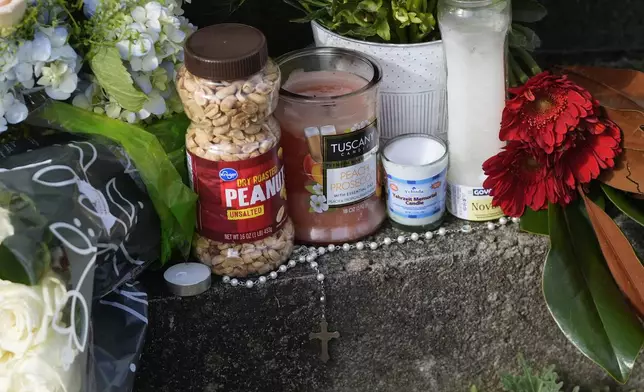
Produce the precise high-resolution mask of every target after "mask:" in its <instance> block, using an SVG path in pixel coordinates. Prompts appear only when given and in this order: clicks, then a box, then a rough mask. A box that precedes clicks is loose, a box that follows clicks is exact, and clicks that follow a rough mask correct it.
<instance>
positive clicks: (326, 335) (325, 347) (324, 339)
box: [309, 319, 340, 363]
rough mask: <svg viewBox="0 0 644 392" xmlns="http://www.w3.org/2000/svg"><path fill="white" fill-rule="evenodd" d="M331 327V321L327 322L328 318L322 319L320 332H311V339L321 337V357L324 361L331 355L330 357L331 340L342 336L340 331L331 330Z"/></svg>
mask: <svg viewBox="0 0 644 392" xmlns="http://www.w3.org/2000/svg"><path fill="white" fill-rule="evenodd" d="M328 327H329V323H327V322H326V320H324V319H322V322H321V323H320V332H315V333H314V332H311V333H310V334H309V339H311V340H313V339H319V340H320V349H321V352H320V359H321V360H322V362H324V363H326V362H327V361H328V360H329V359H330V357H329V341H330V340H331V339H338V338H339V337H340V333H339V332H329V331H328V330H327V328H328Z"/></svg>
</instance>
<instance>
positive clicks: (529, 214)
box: [520, 208, 549, 235]
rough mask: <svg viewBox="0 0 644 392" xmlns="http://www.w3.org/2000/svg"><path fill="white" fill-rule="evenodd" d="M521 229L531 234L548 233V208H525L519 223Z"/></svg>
mask: <svg viewBox="0 0 644 392" xmlns="http://www.w3.org/2000/svg"><path fill="white" fill-rule="evenodd" d="M520 227H521V230H523V231H526V232H528V233H532V234H539V235H548V234H549V232H548V210H541V211H534V210H532V209H531V208H526V209H525V212H524V213H523V216H522V217H521V223H520Z"/></svg>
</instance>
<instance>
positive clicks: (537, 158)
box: [483, 142, 574, 216]
mask: <svg viewBox="0 0 644 392" xmlns="http://www.w3.org/2000/svg"><path fill="white" fill-rule="evenodd" d="M483 170H484V171H485V174H486V175H487V176H488V177H487V179H486V180H485V182H484V183H483V187H484V188H486V189H490V190H491V193H490V194H491V195H492V196H493V197H494V198H493V201H492V204H493V205H494V206H498V207H501V209H502V210H503V212H504V213H505V214H506V215H508V216H521V215H523V212H524V210H525V207H526V206H529V207H530V208H532V209H533V210H535V211H538V210H541V209H544V208H546V207H547V206H548V202H551V203H562V204H564V203H569V202H570V200H572V197H573V195H574V191H570V190H569V189H568V188H567V187H566V186H565V185H564V184H563V183H562V182H561V181H560V180H559V179H558V178H557V177H556V176H555V173H554V171H553V170H552V167H551V166H550V165H549V164H548V156H547V155H546V154H545V153H544V152H543V151H541V150H539V149H536V148H533V147H531V146H530V145H528V144H526V143H521V142H510V143H509V144H508V145H507V146H505V148H504V149H503V151H501V152H500V153H498V154H497V155H495V156H493V157H492V158H490V159H488V160H487V161H485V163H483Z"/></svg>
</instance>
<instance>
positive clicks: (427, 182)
mask: <svg viewBox="0 0 644 392" xmlns="http://www.w3.org/2000/svg"><path fill="white" fill-rule="evenodd" d="M447 162H448V157H447V146H446V145H445V143H444V142H443V141H442V140H440V139H438V138H435V137H433V136H429V135H425V134H409V135H402V136H398V137H396V138H393V139H391V140H390V141H389V143H387V145H385V147H384V149H383V151H382V165H383V168H384V170H385V175H386V178H387V184H386V185H387V212H388V214H389V218H390V219H391V220H392V221H393V223H394V225H395V226H398V227H399V228H401V229H403V230H408V231H419V230H423V231H424V230H431V229H434V228H436V227H438V226H439V225H440V224H441V222H442V220H443V216H444V215H445V192H446V189H447V188H446V187H447V185H446V181H445V177H446V175H447Z"/></svg>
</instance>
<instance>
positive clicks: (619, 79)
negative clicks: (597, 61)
mask: <svg viewBox="0 0 644 392" xmlns="http://www.w3.org/2000/svg"><path fill="white" fill-rule="evenodd" d="M571 69H574V70H575V71H576V72H579V73H582V74H583V75H584V76H586V77H587V78H591V79H595V80H598V81H601V82H602V83H603V84H605V85H606V86H608V87H610V88H612V89H615V90H617V91H619V92H620V93H622V94H624V95H626V96H627V97H629V98H630V99H631V100H633V101H635V103H637V104H638V105H640V106H641V107H644V72H640V71H637V70H634V69H619V68H604V67H586V66H576V67H571Z"/></svg>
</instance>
